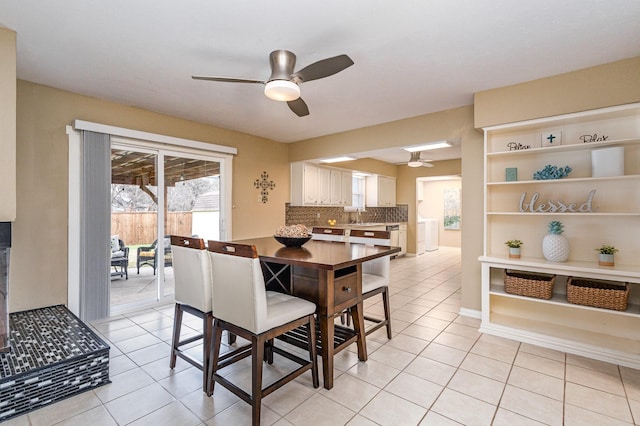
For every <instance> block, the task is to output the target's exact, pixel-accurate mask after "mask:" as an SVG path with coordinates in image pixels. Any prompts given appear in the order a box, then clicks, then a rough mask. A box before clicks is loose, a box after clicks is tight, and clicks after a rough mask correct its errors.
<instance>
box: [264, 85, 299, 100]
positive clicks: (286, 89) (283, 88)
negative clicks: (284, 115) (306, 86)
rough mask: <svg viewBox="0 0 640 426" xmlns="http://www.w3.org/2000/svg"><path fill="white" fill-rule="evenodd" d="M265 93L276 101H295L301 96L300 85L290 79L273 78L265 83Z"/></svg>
mask: <svg viewBox="0 0 640 426" xmlns="http://www.w3.org/2000/svg"><path fill="white" fill-rule="evenodd" d="M264 94H265V95H266V96H267V98H269V99H273V100H274V101H285V102H289V101H294V100H296V99H298V98H299V97H300V86H298V85H297V84H296V83H294V82H293V81H289V80H271V81H268V82H267V84H265V85H264Z"/></svg>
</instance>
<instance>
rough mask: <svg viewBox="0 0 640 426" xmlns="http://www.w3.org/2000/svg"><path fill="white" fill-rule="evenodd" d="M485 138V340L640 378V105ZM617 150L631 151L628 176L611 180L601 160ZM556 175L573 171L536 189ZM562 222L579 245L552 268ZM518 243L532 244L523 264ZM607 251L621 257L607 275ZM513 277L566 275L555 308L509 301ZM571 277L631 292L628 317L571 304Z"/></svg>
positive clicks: (559, 279) (559, 281) (498, 130)
mask: <svg viewBox="0 0 640 426" xmlns="http://www.w3.org/2000/svg"><path fill="white" fill-rule="evenodd" d="M484 133H485V194H486V195H485V211H484V241H485V245H484V254H483V256H481V257H480V258H479V260H480V262H481V264H482V323H481V328H480V331H481V332H484V333H488V334H493V335H497V336H502V337H507V338H512V339H516V340H520V341H523V342H527V343H532V344H536V345H540V346H544V347H548V348H552V349H556V350H560V351H564V352H570V353H574V354H578V355H582V356H586V357H590V358H595V359H600V360H604V361H607V362H612V363H616V364H620V365H625V366H629V367H632V368H640V341H639V340H638V330H640V265H638V242H637V241H638V240H637V238H638V234H637V229H638V220H639V219H640V197H638V188H639V187H640V104H633V105H625V106H620V107H612V108H605V109H601V110H596V111H586V112H581V113H576V114H568V115H564V116H558V117H550V118H545V119H539V120H531V121H528V122H522V123H511V124H507V125H502V126H493V127H490V128H486V129H484ZM551 136H552V138H551V139H550V137H551ZM549 140H550V141H551V143H549V142H546V141H549ZM609 147H622V148H623V149H624V167H623V172H622V173H621V174H618V175H615V176H601V175H600V174H599V173H598V172H597V171H596V170H594V167H595V164H592V155H593V152H595V151H597V150H599V149H602V148H609ZM546 165H554V166H558V167H564V166H570V167H571V168H572V171H571V173H570V174H569V176H567V177H564V178H562V179H552V180H534V179H533V177H532V176H533V173H534V172H536V171H538V170H540V169H542V168H544V167H545V166H546ZM507 169H511V170H510V171H509V173H507ZM513 169H516V170H517V173H515V172H516V171H515V170H513ZM507 176H509V177H508V178H507ZM553 220H558V221H560V222H562V223H563V225H564V229H565V231H564V234H563V235H565V236H566V237H567V238H568V239H569V243H570V254H569V259H568V260H567V261H566V262H555V263H554V262H549V261H547V260H545V259H544V257H543V254H542V249H541V246H542V239H543V238H544V236H545V235H546V234H547V224H548V223H549V222H550V221H553ZM510 239H519V240H521V241H523V242H524V244H523V246H522V257H521V258H520V259H510V258H509V257H508V247H507V246H506V245H505V244H504V243H505V241H507V240H510ZM602 244H607V245H613V246H615V247H616V248H618V249H619V250H620V251H619V253H617V254H616V257H615V266H613V267H601V266H599V265H598V257H597V251H595V250H594V249H595V248H596V247H599V246H600V245H602ZM507 269H509V270H519V271H524V272H531V273H547V274H554V275H556V284H555V286H554V290H553V295H552V298H551V299H549V300H545V299H536V298H531V297H525V296H519V295H514V294H512V293H507V292H506V291H505V287H504V275H505V271H506V270H507ZM570 276H573V277H579V278H586V279H600V280H607V281H611V282H617V283H619V284H620V285H625V283H626V285H628V286H629V288H630V292H629V302H628V307H627V309H626V310H625V311H614V310H608V309H601V308H593V307H588V306H583V305H576V304H570V303H568V302H567V300H566V287H565V282H566V280H567V278H568V277H570Z"/></svg>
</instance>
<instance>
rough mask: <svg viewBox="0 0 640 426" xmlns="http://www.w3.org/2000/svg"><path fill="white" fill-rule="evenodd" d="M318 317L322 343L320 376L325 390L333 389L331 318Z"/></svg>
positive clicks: (332, 331)
mask: <svg viewBox="0 0 640 426" xmlns="http://www.w3.org/2000/svg"><path fill="white" fill-rule="evenodd" d="M319 317H320V340H321V342H322V376H323V380H324V387H325V389H331V388H332V387H333V333H334V329H333V317H330V318H327V317H326V316H324V315H319Z"/></svg>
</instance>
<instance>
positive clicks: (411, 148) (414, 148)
mask: <svg viewBox="0 0 640 426" xmlns="http://www.w3.org/2000/svg"><path fill="white" fill-rule="evenodd" d="M450 146H453V144H452V143H451V142H449V141H438V142H429V143H426V144H423V145H416V146H408V147H406V148H403V149H404V150H405V151H409V152H416V151H428V150H430V149H439V148H449V147H450ZM416 167H417V166H416Z"/></svg>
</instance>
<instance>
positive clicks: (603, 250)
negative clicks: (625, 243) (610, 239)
mask: <svg viewBox="0 0 640 426" xmlns="http://www.w3.org/2000/svg"><path fill="white" fill-rule="evenodd" d="M594 250H597V251H599V252H600V254H615V253H617V252H618V251H619V250H618V249H617V248H615V247H614V246H607V245H604V244H603V245H601V246H600V247H598V248H597V249H594Z"/></svg>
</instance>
